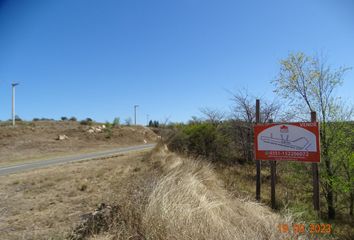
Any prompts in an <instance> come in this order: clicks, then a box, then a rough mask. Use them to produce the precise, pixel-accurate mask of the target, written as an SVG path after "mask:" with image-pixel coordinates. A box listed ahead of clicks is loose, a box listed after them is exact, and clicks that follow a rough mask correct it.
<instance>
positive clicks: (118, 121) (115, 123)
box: [112, 117, 120, 127]
mask: <svg viewBox="0 0 354 240" xmlns="http://www.w3.org/2000/svg"><path fill="white" fill-rule="evenodd" d="M112 125H113V126H114V127H115V126H119V125H120V118H119V117H116V118H114V119H113V122H112Z"/></svg>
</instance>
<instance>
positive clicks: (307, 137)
mask: <svg viewBox="0 0 354 240" xmlns="http://www.w3.org/2000/svg"><path fill="white" fill-rule="evenodd" d="M254 134H255V150H256V154H255V156H256V159H257V160H279V161H302V162H320V156H321V154H320V142H319V129H318V123H317V122H302V123H284V124H278V123H270V124H257V125H255V127H254Z"/></svg>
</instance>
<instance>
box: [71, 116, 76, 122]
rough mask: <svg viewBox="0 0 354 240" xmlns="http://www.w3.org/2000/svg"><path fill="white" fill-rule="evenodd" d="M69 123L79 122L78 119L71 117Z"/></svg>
mask: <svg viewBox="0 0 354 240" xmlns="http://www.w3.org/2000/svg"><path fill="white" fill-rule="evenodd" d="M69 121H73V122H76V121H77V119H76V117H71V118H70V119H69Z"/></svg>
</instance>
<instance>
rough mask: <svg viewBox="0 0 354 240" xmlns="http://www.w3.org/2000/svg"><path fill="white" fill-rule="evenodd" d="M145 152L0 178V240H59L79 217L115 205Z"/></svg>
mask: <svg viewBox="0 0 354 240" xmlns="http://www.w3.org/2000/svg"><path fill="white" fill-rule="evenodd" d="M145 152H146V151H145ZM145 152H143V151H142V152H134V153H129V154H125V155H124V156H120V157H115V158H111V159H104V160H94V161H87V162H77V163H70V164H65V165H60V166H56V167H51V168H47V169H40V170H35V171H30V172H25V173H20V174H13V175H10V176H3V177H0V199H1V201H0V239H1V240H5V239H6V240H7V239H36V240H37V239H65V237H66V235H67V234H68V233H69V232H70V231H71V229H72V228H73V227H74V226H75V225H77V224H78V222H79V221H80V217H81V215H83V214H85V213H87V212H91V211H93V210H94V209H95V208H96V206H97V205H98V204H99V203H102V202H103V203H116V193H117V191H116V189H121V190H122V191H123V189H124V188H125V186H126V185H127V184H126V182H127V181H130V179H134V177H132V175H136V174H138V173H139V171H142V172H144V171H145V164H144V163H143V162H142V160H144V158H145V155H146V153H145ZM136 169H140V170H139V171H137V170H136ZM122 197H125V196H122ZM120 199H122V198H120Z"/></svg>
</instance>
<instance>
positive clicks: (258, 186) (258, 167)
mask: <svg viewBox="0 0 354 240" xmlns="http://www.w3.org/2000/svg"><path fill="white" fill-rule="evenodd" d="M260 120H261V118H260V101H259V99H257V100H256V124H258V123H260ZM256 172H257V173H256V200H257V201H260V200H261V161H260V160H259V159H256Z"/></svg>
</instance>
